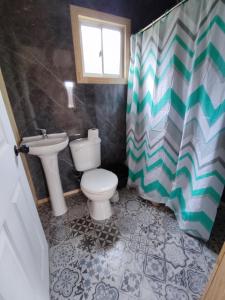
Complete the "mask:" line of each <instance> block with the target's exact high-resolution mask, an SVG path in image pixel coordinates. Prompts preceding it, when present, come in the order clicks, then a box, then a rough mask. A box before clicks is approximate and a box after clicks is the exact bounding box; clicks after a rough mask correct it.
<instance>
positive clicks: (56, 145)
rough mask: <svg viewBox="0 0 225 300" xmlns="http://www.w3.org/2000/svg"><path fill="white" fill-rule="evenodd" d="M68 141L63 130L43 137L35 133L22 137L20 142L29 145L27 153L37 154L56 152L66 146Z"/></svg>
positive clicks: (43, 154)
mask: <svg viewBox="0 0 225 300" xmlns="http://www.w3.org/2000/svg"><path fill="white" fill-rule="evenodd" d="M68 142H69V139H68V136H67V134H66V133H65V132H63V133H53V134H48V135H47V137H45V138H43V136H42V135H36V136H31V137H24V138H23V139H22V144H23V145H24V144H25V145H26V146H28V147H29V154H31V155H37V156H45V155H49V154H54V153H58V152H59V151H61V150H63V149H64V148H66V146H67V145H68Z"/></svg>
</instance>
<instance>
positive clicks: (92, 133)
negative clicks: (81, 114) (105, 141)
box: [88, 128, 99, 140]
mask: <svg viewBox="0 0 225 300" xmlns="http://www.w3.org/2000/svg"><path fill="white" fill-rule="evenodd" d="M98 137H99V136H98V129H97V128H91V129H88V139H89V140H95V139H97V138H98Z"/></svg>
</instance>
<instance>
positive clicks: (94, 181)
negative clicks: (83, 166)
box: [80, 169, 118, 221]
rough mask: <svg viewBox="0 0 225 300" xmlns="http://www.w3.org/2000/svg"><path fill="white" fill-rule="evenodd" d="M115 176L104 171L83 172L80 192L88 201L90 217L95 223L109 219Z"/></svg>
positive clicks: (115, 184) (115, 186) (114, 188)
mask: <svg viewBox="0 0 225 300" xmlns="http://www.w3.org/2000/svg"><path fill="white" fill-rule="evenodd" d="M117 184H118V178H117V176H116V175H115V174H114V173H112V172H110V171H107V170H105V169H94V170H90V171H86V172H84V174H83V176H82V178H81V184H80V186H81V191H82V192H83V193H84V195H85V196H86V197H87V198H88V199H89V201H88V209H89V212H90V216H91V217H92V218H93V219H94V220H97V221H100V220H105V219H108V218H110V217H111V215H112V209H111V204H110V201H109V199H110V198H111V197H112V196H113V194H114V193H115V191H116V188H117Z"/></svg>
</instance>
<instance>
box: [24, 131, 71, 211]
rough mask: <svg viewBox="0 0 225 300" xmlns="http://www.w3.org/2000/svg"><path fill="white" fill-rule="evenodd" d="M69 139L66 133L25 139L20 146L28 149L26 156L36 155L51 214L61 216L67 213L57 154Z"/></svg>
mask: <svg viewBox="0 0 225 300" xmlns="http://www.w3.org/2000/svg"><path fill="white" fill-rule="evenodd" d="M68 143H69V138H68V136H67V134H66V133H56V134H48V135H47V137H43V136H42V135H37V136H31V137H25V138H23V139H22V142H21V145H24V144H25V145H26V146H28V147H29V152H28V154H31V155H37V156H38V157H39V158H40V159H41V162H42V166H43V169H44V172H45V176H46V180H47V184H48V190H49V195H50V201H51V204H52V210H53V214H54V215H55V216H60V215H63V214H64V213H65V212H66V211H67V206H66V202H65V199H64V196H63V190H62V184H61V180H60V176H59V166H58V153H59V152H60V151H62V150H63V149H65V148H66V146H67V145H68Z"/></svg>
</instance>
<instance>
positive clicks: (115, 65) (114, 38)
mask: <svg viewBox="0 0 225 300" xmlns="http://www.w3.org/2000/svg"><path fill="white" fill-rule="evenodd" d="M102 40H103V41H102V42H103V66H104V74H112V75H119V74H120V60H121V32H120V31H119V30H112V29H107V28H103V29H102Z"/></svg>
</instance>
